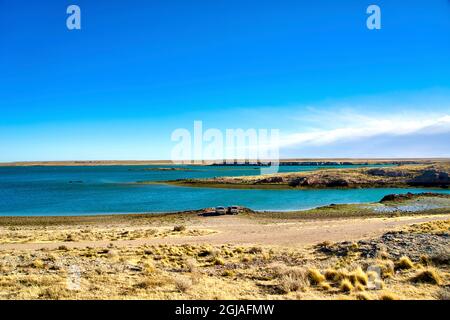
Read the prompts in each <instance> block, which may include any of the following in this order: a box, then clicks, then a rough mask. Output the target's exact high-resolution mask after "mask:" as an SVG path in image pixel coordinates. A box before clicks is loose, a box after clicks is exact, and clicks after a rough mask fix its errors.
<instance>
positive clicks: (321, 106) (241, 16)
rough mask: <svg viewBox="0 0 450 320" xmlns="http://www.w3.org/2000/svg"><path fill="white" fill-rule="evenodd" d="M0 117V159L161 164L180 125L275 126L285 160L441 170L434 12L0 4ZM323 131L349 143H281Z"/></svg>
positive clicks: (439, 43)
mask: <svg viewBox="0 0 450 320" xmlns="http://www.w3.org/2000/svg"><path fill="white" fill-rule="evenodd" d="M372 3H375V4H378V5H379V6H380V7H381V10H382V29H381V30H377V31H370V30H368V29H367V28H366V18H367V14H366V12H365V11H366V8H367V6H368V5H369V4H372ZM70 4H77V5H79V6H80V8H81V18H82V30H77V31H69V30H68V29H67V28H66V22H65V20H66V17H67V14H66V8H67V6H68V5H70ZM0 108H1V117H0V161H16V160H71V159H161V158H169V156H170V150H171V148H172V146H173V143H172V142H171V141H170V134H171V132H172V131H173V130H174V129H176V128H183V127H184V128H192V125H193V121H194V120H203V121H204V126H206V127H215V128H220V129H223V128H239V127H240V128H244V129H246V128H279V129H281V131H282V134H283V135H285V136H286V137H289V139H290V140H289V141H291V143H290V144H289V147H286V149H285V150H284V151H283V155H285V156H299V157H301V156H311V157H312V156H323V157H333V156H350V157H351V156H365V155H366V156H376V155H378V156H414V155H416V156H450V149H449V148H450V147H448V145H449V144H448V141H449V140H447V139H450V135H449V131H450V129H449V124H448V121H447V120H448V119H447V118H446V117H447V116H448V115H449V114H450V2H449V1H448V0H430V1H354V0H353V1H350V0H347V1H345V0H344V1H335V0H333V1H331V0H320V1H299V0H295V1H294V0H292V1H264V0H258V1H253V0H245V1H237V0H223V1H222V0H214V1H210V0H208V1H186V0H180V1H172V0H161V1H156V0H152V1H125V0H121V1H106V0H95V1H92V0H91V1H87V0H72V1H65V0H59V1H54V0H51V1H50V0H42V1H24V0H0ZM334 115H340V116H336V117H335V116H334ZM362 115H363V116H364V117H367V118H361V117H362ZM358 119H360V120H358ZM383 121H388V122H389V125H391V126H392V127H393V128H392V129H391V130H387V131H381V132H379V131H377V130H376V129H375V127H378V123H385V122H383ZM396 121H403V122H402V123H401V125H400V126H405V127H408V126H409V125H410V124H411V126H412V129H411V130H409V131H408V129H405V131H402V132H401V134H400V135H401V138H402V139H407V140H408V139H409V140H408V141H409V144H408V143H404V142H402V144H404V145H408V148H406V149H404V150H403V149H401V148H398V149H396V148H395V145H396V143H398V142H397V140H395V139H394V138H395V137H398V135H399V133H398V132H396V131H395V127H396V125H395V123H396ZM424 121H429V122H426V123H425V125H422V124H423V122H424ZM393 123H394V124H393ZM366 125H368V126H369V127H370V126H372V127H374V128H371V129H370V128H369V129H370V130H372V131H373V132H372V131H370V130H369V131H370V132H372V134H371V135H370V139H373V140H371V141H373V142H374V143H375V142H376V141H380V139H381V140H383V139H384V140H383V141H384V142H377V143H381V145H380V146H383V148H384V150H386V152H383V149H382V148H381V147H380V149H379V150H378V151H377V152H378V153H376V154H374V153H373V152H374V151H373V150H369V149H367V140H364V139H367V137H364V136H366V134H365V133H364V132H363V133H361V126H362V127H364V126H366ZM428 127H432V128H436V127H437V129H436V130H435V131H436V132H434V131H433V130H434V129H433V130H431V131H433V132H431V133H430V132H428V131H429V130H428V129H427V128H428ZM355 128H356V131H352V130H353V129H355ZM408 128H409V127H408ZM339 129H342V130H344V131H345V130H350V131H349V132H359V134H360V135H361V136H363V137H362V138H361V139H360V140H358V141H359V142H360V143H359V144H358V143H353V142H352V143H348V139H347V138H346V137H344V138H343V139H341V138H339V137H338V138H333V139H335V140H333V139H332V140H333V142H332V143H329V142H325V143H321V144H320V143H319V145H317V144H315V143H311V142H309V145H308V146H306V147H305V146H304V145H301V146H297V142H296V141H295V135H296V134H297V133H300V134H302V133H308V132H317V131H320V132H322V131H323V132H325V134H331V135H333V134H334V133H335V130H339ZM358 130H359V131H358ZM423 131H427V132H425V133H424V132H423ZM338 132H340V131H338ZM405 132H406V134H405ZM434 133H435V136H432V138H428V139H427V138H426V137H425V138H424V136H423V135H424V134H425V135H427V134H434ZM349 135H352V134H351V133H350V134H349ZM415 135H420V137H421V139H422V140H423V142H422V144H420V142H419V141H422V140H421V139H417V145H416V144H415V142H411V141H410V140H411V139H413V138H414V139H415V137H416V136H415ZM293 137H294V138H293ZM333 137H334V136H333ZM292 139H294V140H292ZM336 139H337V140H336ZM292 141H293V142H292ZM300 141H303V140H301V139H300ZM414 141H416V140H414ZM430 141H435V142H436V145H430V143H431V142H430ZM445 141H447V143H445ZM442 142H443V144H442ZM358 145H359V147H358ZM446 145H447V146H446ZM438 148H439V150H438ZM388 150H389V151H388Z"/></svg>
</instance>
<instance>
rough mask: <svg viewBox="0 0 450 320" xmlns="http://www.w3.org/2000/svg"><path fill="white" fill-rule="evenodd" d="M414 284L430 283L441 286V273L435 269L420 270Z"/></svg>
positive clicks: (414, 278) (414, 277)
mask: <svg viewBox="0 0 450 320" xmlns="http://www.w3.org/2000/svg"><path fill="white" fill-rule="evenodd" d="M411 281H412V282H414V283H428V284H434V285H440V284H441V283H442V277H441V275H440V273H439V271H438V270H437V269H436V268H433V267H427V268H425V269H422V270H419V271H418V272H417V273H416V274H415V275H414V276H413V277H412V278H411Z"/></svg>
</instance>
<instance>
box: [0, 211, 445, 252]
mask: <svg viewBox="0 0 450 320" xmlns="http://www.w3.org/2000/svg"><path fill="white" fill-rule="evenodd" d="M446 219H450V214H446V215H432V216H415V217H399V218H371V219H367V218H366V219H338V220H318V221H289V220H284V221H276V220H271V221H266V222H262V221H260V220H253V219H243V218H240V217H235V216H221V217H210V218H207V219H206V218H205V219H204V220H201V221H200V222H199V221H197V222H196V223H194V224H192V225H189V224H188V225H187V227H188V228H195V229H208V230H214V231H216V232H215V233H213V234H208V235H203V236H170V237H165V238H158V237H153V238H144V239H136V240H119V241H114V242H113V243H114V245H115V246H119V247H120V246H140V245H152V244H213V245H221V244H237V245H250V244H255V245H257V244H260V245H280V246H305V245H311V244H315V243H318V242H322V241H332V242H334V241H346V240H349V241H352V240H359V239H362V238H369V237H374V236H379V235H381V234H383V233H384V232H386V231H388V230H392V229H395V228H400V227H404V226H406V225H410V224H414V223H421V222H427V221H433V220H446ZM110 243H111V241H108V240H102V241H85V242H47V243H10V244H0V250H2V249H6V250H8V249H17V250H21V249H25V250H26V249H29V250H36V249H42V248H49V249H53V248H57V247H59V246H61V245H64V246H66V247H69V248H82V247H105V246H107V245H108V244H110Z"/></svg>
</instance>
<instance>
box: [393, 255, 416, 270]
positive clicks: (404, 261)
mask: <svg viewBox="0 0 450 320" xmlns="http://www.w3.org/2000/svg"><path fill="white" fill-rule="evenodd" d="M413 268H414V263H413V262H412V261H411V260H410V259H409V258H408V257H407V256H403V257H401V258H400V259H399V260H398V261H397V262H396V263H395V269H398V270H405V269H413Z"/></svg>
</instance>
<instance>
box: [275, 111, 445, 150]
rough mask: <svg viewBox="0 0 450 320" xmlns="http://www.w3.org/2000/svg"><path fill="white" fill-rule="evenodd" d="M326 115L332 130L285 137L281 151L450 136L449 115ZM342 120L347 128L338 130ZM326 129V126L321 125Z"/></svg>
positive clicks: (311, 129)
mask: <svg viewBox="0 0 450 320" xmlns="http://www.w3.org/2000/svg"><path fill="white" fill-rule="evenodd" d="M329 116H330V115H329V114H326V115H325V117H324V118H323V119H322V123H328V126H329V127H334V128H332V129H322V128H320V129H314V128H309V129H308V130H302V131H300V132H296V133H290V134H286V135H284V136H283V137H282V138H281V140H280V147H286V146H299V147H302V146H326V145H330V144H335V143H342V142H348V141H355V140H367V139H370V138H372V137H376V136H392V137H395V136H408V135H415V134H419V133H420V134H425V135H427V134H429V135H433V134H442V133H450V115H448V114H445V115H439V116H434V117H432V118H431V117H430V116H429V115H426V114H421V115H416V116H410V117H409V118H408V117H406V116H405V115H391V116H389V117H369V116H365V115H361V114H349V113H346V114H345V115H343V114H342V113H341V114H338V115H336V116H335V117H334V118H330V117H329ZM339 119H345V121H344V122H345V125H342V126H339V124H340V121H339ZM322 126H323V125H322Z"/></svg>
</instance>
